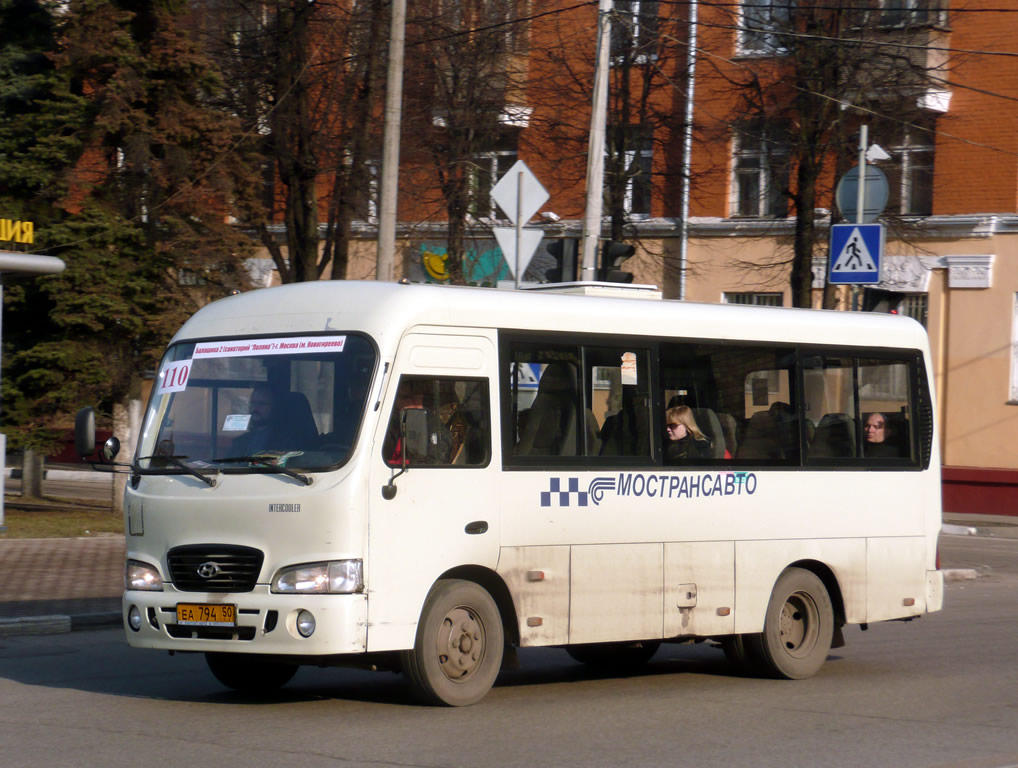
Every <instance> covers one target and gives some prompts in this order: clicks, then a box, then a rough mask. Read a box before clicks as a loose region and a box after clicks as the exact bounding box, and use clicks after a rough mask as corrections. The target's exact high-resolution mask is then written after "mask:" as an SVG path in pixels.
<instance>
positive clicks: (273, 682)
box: [205, 653, 297, 694]
mask: <svg viewBox="0 0 1018 768" xmlns="http://www.w3.org/2000/svg"><path fill="white" fill-rule="evenodd" d="M205 662H206V663H207V664H208V665H209V669H210V670H211V671H212V674H213V675H214V676H215V678H216V680H218V681H219V682H221V683H222V684H223V685H225V686H226V687H227V688H232V689H233V690H235V691H238V692H240V693H250V694H266V693H272V692H273V691H277V690H279V689H280V688H282V687H283V686H284V685H286V684H287V683H288V682H290V678H292V677H293V676H294V674H296V672H297V665H296V664H277V663H275V662H272V661H267V660H266V659H265V658H264V657H261V656H253V655H248V654H243V653H206V654H205Z"/></svg>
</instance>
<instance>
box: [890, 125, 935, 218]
mask: <svg viewBox="0 0 1018 768" xmlns="http://www.w3.org/2000/svg"><path fill="white" fill-rule="evenodd" d="M887 149H888V151H889V152H890V153H891V161H890V162H889V163H888V167H885V169H884V170H885V171H886V172H887V180H888V182H889V183H890V186H891V189H890V199H889V200H888V209H889V211H891V212H893V213H898V214H900V215H902V216H929V215H930V214H932V213H933V134H932V132H930V131H927V130H923V129H921V128H917V127H915V126H906V127H904V128H902V129H901V130H900V131H899V133H898V136H897V137H896V140H895V142H894V143H893V144H891V146H889V147H888V148H887Z"/></svg>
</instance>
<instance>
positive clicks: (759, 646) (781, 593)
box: [744, 568, 834, 680]
mask: <svg viewBox="0 0 1018 768" xmlns="http://www.w3.org/2000/svg"><path fill="white" fill-rule="evenodd" d="M833 633H834V608H833V606H832V605H831V598H830V595H828V594H827V588H826V587H825V586H824V583H823V582H822V581H820V579H819V578H818V577H817V576H816V574H814V573H812V572H811V571H807V570H805V569H804V568H787V569H785V571H784V572H783V573H782V574H781V576H779V577H778V580H777V583H775V585H774V590H773V591H772V592H771V599H770V602H769V603H768V604H767V615H766V617H765V619H764V630H763V632H761V633H759V634H755V635H747V636H745V639H744V642H745V646H746V653H747V655H748V656H749V657H750V658H751V659H752V660H753V662H755V666H756V667H757V668H759V669H760V671H761V672H763V673H764V674H765V675H768V676H770V677H779V678H780V677H783V678H787V679H789V680H801V679H803V678H806V677H812V676H813V675H815V674H816V673H817V672H818V671H819V670H820V667H821V666H823V663H824V661H825V660H826V659H827V652H828V651H830V649H831V639H832V637H833Z"/></svg>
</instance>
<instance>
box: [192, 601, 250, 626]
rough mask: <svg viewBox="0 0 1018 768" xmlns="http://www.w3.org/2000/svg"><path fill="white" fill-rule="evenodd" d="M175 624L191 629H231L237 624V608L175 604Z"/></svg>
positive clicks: (219, 605)
mask: <svg viewBox="0 0 1018 768" xmlns="http://www.w3.org/2000/svg"><path fill="white" fill-rule="evenodd" d="M177 623H178V624H184V625H185V626H191V627H233V626H236V624H237V606H235V605H222V604H216V605H205V604H203V603H177Z"/></svg>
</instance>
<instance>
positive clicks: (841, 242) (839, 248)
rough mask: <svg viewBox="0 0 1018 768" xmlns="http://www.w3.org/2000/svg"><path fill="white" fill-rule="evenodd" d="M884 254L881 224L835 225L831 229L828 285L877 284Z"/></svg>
mask: <svg viewBox="0 0 1018 768" xmlns="http://www.w3.org/2000/svg"><path fill="white" fill-rule="evenodd" d="M883 251H884V227H883V225H881V224H835V225H834V226H833V227H831V253H830V257H829V258H828V262H829V263H830V265H831V268H830V277H829V282H830V283H831V285H874V284H876V283H879V282H880V258H881V256H882V255H883Z"/></svg>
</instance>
